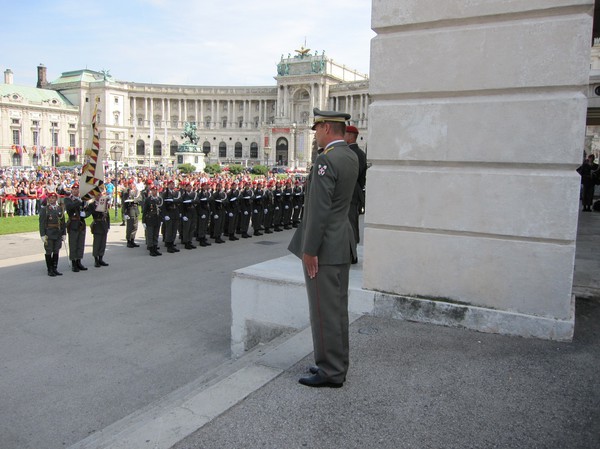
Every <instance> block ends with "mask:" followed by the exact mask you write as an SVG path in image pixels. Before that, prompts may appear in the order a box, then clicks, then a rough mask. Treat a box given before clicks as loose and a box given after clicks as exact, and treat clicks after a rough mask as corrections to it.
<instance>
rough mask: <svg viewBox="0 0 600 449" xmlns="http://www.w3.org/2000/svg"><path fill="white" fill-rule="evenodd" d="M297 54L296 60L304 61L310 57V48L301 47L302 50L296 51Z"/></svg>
mask: <svg viewBox="0 0 600 449" xmlns="http://www.w3.org/2000/svg"><path fill="white" fill-rule="evenodd" d="M294 51H295V52H296V53H298V54H297V55H296V56H295V58H300V59H304V58H305V57H306V56H308V52H309V51H310V48H304V45H302V46H301V47H300V50H294Z"/></svg>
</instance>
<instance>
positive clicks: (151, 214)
mask: <svg viewBox="0 0 600 449" xmlns="http://www.w3.org/2000/svg"><path fill="white" fill-rule="evenodd" d="M162 205H163V200H162V198H161V197H160V196H158V194H157V187H156V185H154V184H152V185H150V186H149V190H148V196H147V197H146V199H145V200H144V202H143V204H142V224H143V226H144V231H145V233H146V248H148V251H150V255H151V256H152V257H156V256H162V253H161V252H160V251H159V250H158V235H159V233H160V225H161V223H162V217H161V214H160V210H161V207H162Z"/></svg>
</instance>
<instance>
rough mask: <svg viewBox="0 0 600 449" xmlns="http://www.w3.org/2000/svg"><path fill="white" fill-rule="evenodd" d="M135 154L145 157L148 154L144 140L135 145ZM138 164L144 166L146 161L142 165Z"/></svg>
mask: <svg viewBox="0 0 600 449" xmlns="http://www.w3.org/2000/svg"><path fill="white" fill-rule="evenodd" d="M135 154H136V155H137V156H145V154H146V144H145V142H144V141H143V140H142V139H140V140H138V141H137V142H136V143H135ZM138 164H139V165H143V164H144V161H143V160H142V162H141V164H140V162H139V161H138Z"/></svg>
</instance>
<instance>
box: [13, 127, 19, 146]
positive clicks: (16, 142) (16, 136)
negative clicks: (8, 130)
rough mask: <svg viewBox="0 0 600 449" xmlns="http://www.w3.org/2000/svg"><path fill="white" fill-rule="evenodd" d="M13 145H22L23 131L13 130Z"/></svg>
mask: <svg viewBox="0 0 600 449" xmlns="http://www.w3.org/2000/svg"><path fill="white" fill-rule="evenodd" d="M12 143H13V145H21V131H19V130H18V129H13V130H12Z"/></svg>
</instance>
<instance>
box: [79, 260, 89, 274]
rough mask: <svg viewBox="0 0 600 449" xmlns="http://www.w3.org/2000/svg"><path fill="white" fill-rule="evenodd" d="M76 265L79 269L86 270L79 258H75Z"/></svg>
mask: <svg viewBox="0 0 600 449" xmlns="http://www.w3.org/2000/svg"><path fill="white" fill-rule="evenodd" d="M77 267H78V268H79V270H80V271H87V268H86V267H84V266H83V264H82V263H81V259H77Z"/></svg>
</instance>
